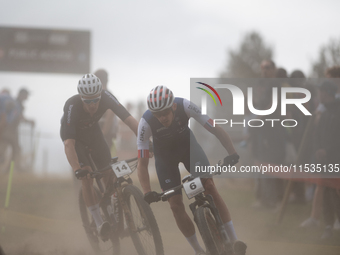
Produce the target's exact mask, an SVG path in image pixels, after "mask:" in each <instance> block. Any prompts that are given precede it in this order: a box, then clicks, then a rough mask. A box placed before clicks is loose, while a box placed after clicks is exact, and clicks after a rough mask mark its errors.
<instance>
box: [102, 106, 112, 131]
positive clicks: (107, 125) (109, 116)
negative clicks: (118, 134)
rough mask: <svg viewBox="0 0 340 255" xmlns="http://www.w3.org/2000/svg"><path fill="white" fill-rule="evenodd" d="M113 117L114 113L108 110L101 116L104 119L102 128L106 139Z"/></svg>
mask: <svg viewBox="0 0 340 255" xmlns="http://www.w3.org/2000/svg"><path fill="white" fill-rule="evenodd" d="M114 116H115V114H114V112H113V111H110V110H107V111H106V112H105V114H104V115H103V117H105V121H104V125H103V128H102V132H103V135H104V137H106V136H107V135H108V134H109V133H110V132H111V129H112V123H113V119H114Z"/></svg>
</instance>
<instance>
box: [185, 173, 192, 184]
mask: <svg viewBox="0 0 340 255" xmlns="http://www.w3.org/2000/svg"><path fill="white" fill-rule="evenodd" d="M193 179H194V177H193V176H192V175H191V174H189V175H187V176H184V177H183V179H182V183H185V182H187V181H192V180H193Z"/></svg>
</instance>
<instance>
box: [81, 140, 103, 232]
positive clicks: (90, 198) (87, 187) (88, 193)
mask: <svg viewBox="0 0 340 255" xmlns="http://www.w3.org/2000/svg"><path fill="white" fill-rule="evenodd" d="M75 149H76V152H77V156H78V160H79V163H80V166H81V167H82V169H87V170H88V171H92V168H91V167H90V162H89V161H88V158H87V153H88V150H87V149H86V146H85V145H84V144H83V143H81V142H79V141H76V145H75ZM82 194H83V199H84V202H85V205H86V207H87V208H88V209H89V211H90V212H91V215H92V217H93V219H94V221H95V223H96V226H97V228H100V227H101V226H102V225H103V223H104V221H103V219H102V217H101V213H100V208H99V201H98V199H97V196H96V193H95V190H94V188H93V179H92V178H91V179H83V180H82Z"/></svg>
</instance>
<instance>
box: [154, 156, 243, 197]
mask: <svg viewBox="0 0 340 255" xmlns="http://www.w3.org/2000/svg"><path fill="white" fill-rule="evenodd" d="M239 158H240V157H239V155H237V154H233V155H229V156H227V157H225V158H224V159H223V163H221V162H219V165H220V166H221V167H222V166H234V165H236V164H237V163H238V160H239ZM220 174H221V172H215V173H212V174H211V173H205V174H202V175H200V176H197V177H196V178H208V177H209V176H211V177H213V176H214V175H220ZM193 179H194V178H187V180H186V181H191V180H193ZM182 188H183V184H181V185H178V186H176V187H174V188H172V189H169V190H166V191H164V192H162V193H157V194H158V196H159V198H160V199H159V201H160V200H162V201H163V202H165V201H167V200H168V198H167V196H168V195H170V194H172V193H174V192H176V191H177V190H180V189H182ZM157 202H158V201H157Z"/></svg>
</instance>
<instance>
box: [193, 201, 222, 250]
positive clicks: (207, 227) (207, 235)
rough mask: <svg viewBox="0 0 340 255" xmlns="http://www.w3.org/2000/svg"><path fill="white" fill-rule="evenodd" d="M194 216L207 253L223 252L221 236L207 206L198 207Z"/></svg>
mask: <svg viewBox="0 0 340 255" xmlns="http://www.w3.org/2000/svg"><path fill="white" fill-rule="evenodd" d="M194 217H195V222H196V224H197V227H198V230H199V232H200V234H201V236H202V239H203V242H204V245H205V247H206V250H207V253H208V254H210V255H219V254H222V252H224V244H223V238H222V236H221V234H220V231H219V230H218V228H217V225H216V221H215V218H214V216H213V214H212V213H211V211H210V209H209V208H208V207H198V208H197V210H196V211H195V216H194Z"/></svg>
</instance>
